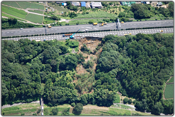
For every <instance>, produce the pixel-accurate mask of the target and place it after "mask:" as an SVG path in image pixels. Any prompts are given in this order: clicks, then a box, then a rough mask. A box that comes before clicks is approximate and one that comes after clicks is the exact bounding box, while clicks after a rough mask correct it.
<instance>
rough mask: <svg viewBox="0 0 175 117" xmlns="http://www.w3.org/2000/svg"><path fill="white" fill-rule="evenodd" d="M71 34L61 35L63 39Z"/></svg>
mask: <svg viewBox="0 0 175 117" xmlns="http://www.w3.org/2000/svg"><path fill="white" fill-rule="evenodd" d="M71 35H72V34H63V37H67V36H71Z"/></svg>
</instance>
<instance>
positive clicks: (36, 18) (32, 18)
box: [25, 14, 43, 23]
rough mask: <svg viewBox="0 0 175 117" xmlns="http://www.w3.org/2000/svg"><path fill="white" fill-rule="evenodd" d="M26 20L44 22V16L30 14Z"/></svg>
mask: <svg viewBox="0 0 175 117" xmlns="http://www.w3.org/2000/svg"><path fill="white" fill-rule="evenodd" d="M25 19H26V20H29V21H31V22H34V23H42V22H43V16H40V15H35V14H28V15H27V16H26V18H25Z"/></svg>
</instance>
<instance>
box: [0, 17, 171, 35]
mask: <svg viewBox="0 0 175 117" xmlns="http://www.w3.org/2000/svg"><path fill="white" fill-rule="evenodd" d="M165 26H174V24H173V20H161V21H140V22H126V23H124V24H121V27H120V29H128V28H143V27H145V28H146V27H165ZM116 28H117V24H116V23H108V24H107V25H104V26H101V25H100V24H98V25H96V26H93V25H90V24H87V25H71V26H54V27H52V28H47V27H43V28H25V29H23V30H20V29H6V30H2V31H1V35H2V37H7V36H25V35H40V34H54V33H71V32H77V31H78V30H79V29H80V31H85V30H86V29H87V30H88V31H96V30H114V29H116Z"/></svg>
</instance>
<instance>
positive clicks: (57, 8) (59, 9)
mask: <svg viewBox="0 0 175 117" xmlns="http://www.w3.org/2000/svg"><path fill="white" fill-rule="evenodd" d="M48 5H49V6H51V7H53V8H54V9H56V10H58V11H59V12H62V11H63V12H68V11H70V10H69V9H66V8H63V7H61V6H59V5H56V6H55V5H52V4H51V3H48Z"/></svg>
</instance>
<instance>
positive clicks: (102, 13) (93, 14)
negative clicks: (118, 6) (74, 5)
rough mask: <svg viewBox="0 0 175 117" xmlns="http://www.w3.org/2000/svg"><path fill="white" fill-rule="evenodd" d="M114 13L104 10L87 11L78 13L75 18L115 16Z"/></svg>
mask: <svg viewBox="0 0 175 117" xmlns="http://www.w3.org/2000/svg"><path fill="white" fill-rule="evenodd" d="M115 17H116V15H115V14H111V13H107V12H105V11H95V12H89V14H84V15H82V14H79V15H78V16H77V17H75V19H77V18H115Z"/></svg>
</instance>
